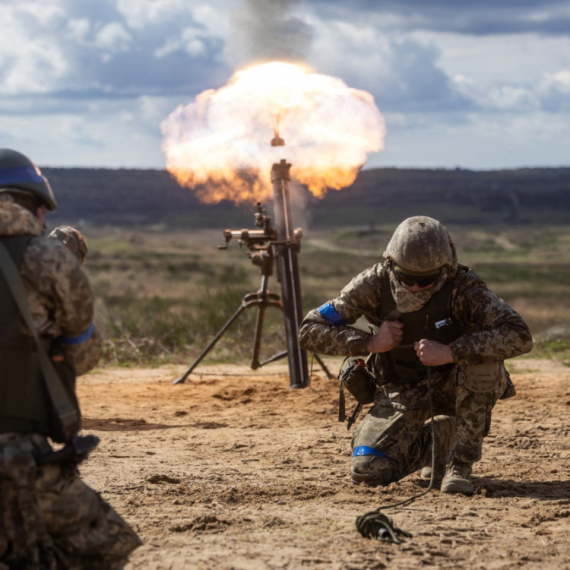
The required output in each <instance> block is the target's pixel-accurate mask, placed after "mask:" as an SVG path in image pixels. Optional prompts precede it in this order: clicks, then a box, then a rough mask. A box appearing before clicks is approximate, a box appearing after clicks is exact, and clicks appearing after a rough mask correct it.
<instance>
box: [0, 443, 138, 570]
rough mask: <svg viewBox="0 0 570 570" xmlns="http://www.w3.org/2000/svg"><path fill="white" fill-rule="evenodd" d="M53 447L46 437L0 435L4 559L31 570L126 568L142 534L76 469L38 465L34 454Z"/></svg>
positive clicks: (1, 550)
mask: <svg viewBox="0 0 570 570" xmlns="http://www.w3.org/2000/svg"><path fill="white" fill-rule="evenodd" d="M50 450H51V448H50V446H49V444H48V443H47V441H46V440H45V438H42V437H41V436H37V435H21V434H2V435H0V474H1V475H2V477H0V485H1V486H2V493H1V494H0V504H1V506H2V509H1V511H0V513H1V518H0V561H1V562H3V563H6V564H7V565H8V566H9V567H10V568H26V569H30V570H36V568H37V569H38V570H40V569H41V570H44V569H46V570H51V569H52V568H53V569H55V568H58V569H66V570H68V569H74V570H75V569H77V570H80V569H81V570H83V569H84V570H87V569H97V568H100V569H101V570H102V569H106V570H108V569H119V568H123V566H124V565H125V564H126V563H127V559H128V556H129V554H130V553H131V552H132V551H133V550H134V549H135V548H137V547H138V546H139V545H140V540H139V539H138V537H137V535H136V534H135V532H134V531H133V530H132V529H131V528H130V526H129V525H128V524H127V523H126V522H125V521H124V520H123V519H122V518H121V517H120V516H119V515H118V514H117V513H116V512H115V511H114V510H113V508H112V507H111V506H110V505H109V504H108V503H106V502H105V501H104V500H103V499H102V498H101V497H100V495H99V494H98V493H96V492H95V491H93V489H90V488H89V487H88V486H87V485H85V483H83V481H81V479H80V478H79V475H78V473H77V470H76V469H75V468H74V467H72V466H66V467H62V466H58V465H47V466H42V467H37V466H36V463H35V460H34V454H37V453H46V452H49V451H50ZM2 546H3V547H2Z"/></svg>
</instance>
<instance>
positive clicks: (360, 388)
mask: <svg viewBox="0 0 570 570" xmlns="http://www.w3.org/2000/svg"><path fill="white" fill-rule="evenodd" d="M339 378H340V393H339V406H338V421H339V422H344V421H345V419H346V400H345V397H344V390H345V388H346V389H347V390H348V391H349V392H350V394H351V395H352V396H353V397H354V398H355V399H356V401H357V402H358V403H359V404H372V403H373V402H374V395H375V393H376V380H375V378H374V375H373V374H372V372H370V370H369V368H368V365H367V363H366V362H365V361H364V360H363V359H362V358H351V359H347V360H345V363H344V364H343V366H342V367H341V369H340V372H339Z"/></svg>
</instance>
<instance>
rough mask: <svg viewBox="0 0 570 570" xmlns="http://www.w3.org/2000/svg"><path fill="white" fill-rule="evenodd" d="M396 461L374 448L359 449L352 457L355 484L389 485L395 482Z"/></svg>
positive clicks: (352, 473) (362, 447) (352, 472)
mask: <svg viewBox="0 0 570 570" xmlns="http://www.w3.org/2000/svg"><path fill="white" fill-rule="evenodd" d="M394 467H395V462H394V460H393V459H392V458H391V457H389V456H388V455H386V454H385V453H382V452H381V451H378V450H377V449H374V448H372V447H370V448H368V447H364V446H361V447H357V448H356V449H355V450H354V454H353V456H352V468H351V476H352V480H353V481H354V482H355V483H368V484H370V485H388V484H390V483H391V482H392V481H393V480H394V471H395V469H394Z"/></svg>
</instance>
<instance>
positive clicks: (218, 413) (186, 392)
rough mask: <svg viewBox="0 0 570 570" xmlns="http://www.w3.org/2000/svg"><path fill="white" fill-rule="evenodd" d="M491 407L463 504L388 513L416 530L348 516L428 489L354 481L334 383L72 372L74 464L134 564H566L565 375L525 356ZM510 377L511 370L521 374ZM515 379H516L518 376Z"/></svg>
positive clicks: (568, 401) (273, 375)
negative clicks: (105, 506)
mask: <svg viewBox="0 0 570 570" xmlns="http://www.w3.org/2000/svg"><path fill="white" fill-rule="evenodd" d="M516 364H517V366H518V369H519V370H520V371H521V372H520V373H515V374H514V376H513V377H514V381H515V384H516V387H517V390H518V396H517V397H516V398H514V399H511V400H508V401H504V402H499V404H498V405H497V407H496V409H495V415H494V424H493V428H492V431H491V435H490V436H489V437H488V438H487V440H486V445H485V448H484V457H483V460H482V461H481V463H479V464H478V465H477V466H476V469H475V472H474V476H475V482H476V485H477V489H476V493H475V494H474V495H473V496H472V497H463V496H448V495H443V494H441V493H439V492H438V491H434V492H432V493H431V494H430V495H428V496H427V497H424V498H422V499H420V500H419V501H418V502H417V503H415V504H413V505H411V506H409V507H406V508H403V509H400V510H395V511H392V512H389V513H388V514H391V515H392V516H393V517H394V520H395V522H396V524H397V525H398V526H400V527H401V528H403V529H405V530H407V531H409V532H411V533H412V534H413V538H411V539H407V540H406V541H405V543H404V544H402V545H400V546H397V545H389V544H382V543H379V542H377V541H372V540H367V539H364V538H361V537H360V535H359V534H358V533H357V532H356V530H355V525H354V521H355V518H356V517H357V516H358V515H360V514H363V513H365V512H367V511H369V510H372V509H373V508H374V507H375V506H376V505H378V504H380V503H385V502H387V501H396V500H400V499H403V498H405V497H407V496H409V495H412V494H415V493H417V492H419V491H421V489H422V486H423V483H421V482H420V480H419V478H418V477H417V476H416V475H413V476H411V477H408V478H407V479H405V480H404V481H403V482H401V483H398V484H393V485H391V486H390V487H388V488H386V489H370V488H367V487H364V486H355V485H353V484H352V483H351V482H350V478H349V475H348V469H349V453H350V450H349V444H350V435H349V434H348V433H347V431H346V427H345V426H343V425H342V424H339V423H338V422H337V421H336V414H337V409H336V403H337V398H338V384H337V382H336V381H326V380H324V379H323V378H322V377H321V375H320V373H319V374H314V375H313V379H312V386H311V387H310V388H309V389H307V390H300V391H294V392H292V391H290V390H289V389H288V378H287V376H286V375H285V374H284V368H283V367H282V366H281V367H274V368H272V369H269V368H267V369H265V371H264V372H261V373H260V372H255V373H254V372H252V371H251V370H249V369H248V368H247V367H236V366H229V365H228V366H217V367H209V368H208V367H203V368H201V369H200V370H201V371H202V372H209V373H210V374H208V375H195V376H193V377H192V379H191V381H190V383H189V384H187V385H183V386H172V385H171V380H172V379H173V378H174V377H176V375H177V374H178V373H180V371H181V370H182V369H183V368H182V367H168V368H160V369H146V370H143V369H138V370H135V369H131V370H129V369H113V370H104V371H101V372H98V373H95V374H91V375H88V376H87V377H85V378H83V379H81V380H80V397H81V401H82V404H83V411H84V416H85V421H84V426H85V431H87V432H91V433H96V434H98V435H99V436H101V439H102V443H101V446H100V448H99V449H98V450H97V451H96V452H95V453H94V454H93V456H92V458H91V459H90V460H89V461H88V462H87V463H86V464H85V465H84V466H83V468H82V473H83V475H84V477H85V479H86V481H87V482H88V483H89V484H90V485H92V486H93V487H94V488H95V489H97V490H99V491H101V492H102V494H103V496H104V497H105V498H106V499H108V500H109V501H110V502H111V503H112V504H113V505H114V506H115V508H116V509H117V510H118V511H119V512H120V513H121V514H122V515H123V516H124V517H125V518H126V519H127V520H128V521H129V522H130V523H131V524H132V525H133V527H134V528H135V529H136V530H137V531H138V532H139V534H140V536H141V538H142V539H143V541H144V543H145V544H144V546H143V547H141V548H140V549H138V550H137V551H136V552H135V553H134V555H133V557H132V562H131V564H129V566H128V569H129V570H133V569H152V570H163V569H164V570H166V569H172V570H179V569H186V568H188V569H200V570H210V569H211V570H230V569H236V570H238V569H240V570H241V569H251V570H257V569H260V570H261V569H277V568H279V569H281V568H287V569H296V568H303V569H304V568H318V569H323V570H325V569H339V570H340V569H342V570H357V569H358V570H360V569H381V568H394V569H407V568H420V567H425V566H431V567H435V568H446V569H452V568H453V569H456V568H481V569H496V568H501V569H507V568H509V569H510V568H540V569H542V570H543V569H546V568H557V569H559V568H570V546H569V545H570V370H568V368H563V367H561V368H555V367H551V366H547V365H545V363H544V362H538V361H536V362H535V361H528V360H523V361H520V366H519V362H517V363H516ZM515 370H516V368H515ZM523 372H524V373H523Z"/></svg>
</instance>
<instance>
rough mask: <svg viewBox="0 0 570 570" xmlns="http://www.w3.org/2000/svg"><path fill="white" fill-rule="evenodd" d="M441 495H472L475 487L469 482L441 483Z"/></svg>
mask: <svg viewBox="0 0 570 570" xmlns="http://www.w3.org/2000/svg"><path fill="white" fill-rule="evenodd" d="M441 492H442V493H462V494H463V495H472V494H473V493H474V492H475V485H474V484H473V483H471V482H470V481H469V482H467V481H466V482H460V481H445V480H444V481H442V483H441Z"/></svg>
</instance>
